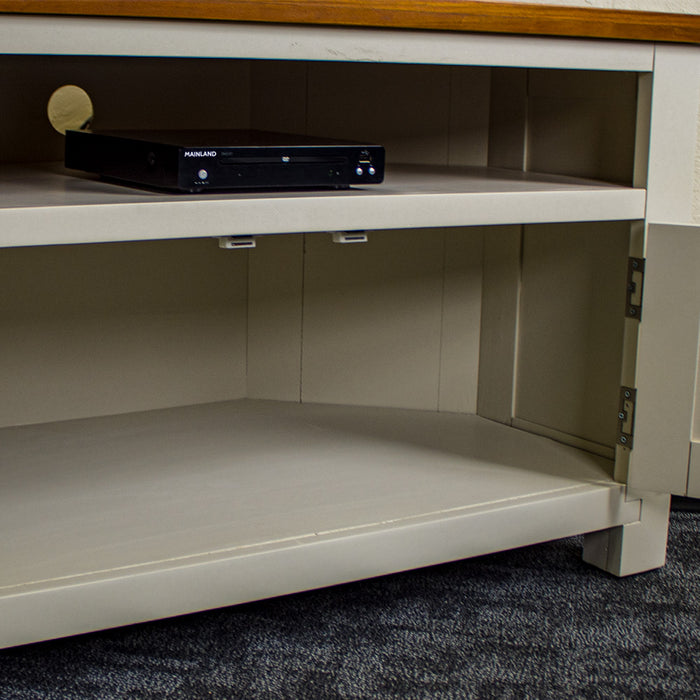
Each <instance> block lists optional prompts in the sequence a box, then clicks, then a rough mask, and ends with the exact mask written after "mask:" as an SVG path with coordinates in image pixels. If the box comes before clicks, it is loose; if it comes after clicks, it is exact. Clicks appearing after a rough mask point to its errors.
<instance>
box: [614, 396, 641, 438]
mask: <svg viewBox="0 0 700 700" xmlns="http://www.w3.org/2000/svg"><path fill="white" fill-rule="evenodd" d="M636 405H637V390H636V389H633V388H632V387H629V386H623V387H620V404H619V407H618V411H617V444H618V445H622V446H623V447H628V448H629V449H632V443H633V442H634V410H635V407H636Z"/></svg>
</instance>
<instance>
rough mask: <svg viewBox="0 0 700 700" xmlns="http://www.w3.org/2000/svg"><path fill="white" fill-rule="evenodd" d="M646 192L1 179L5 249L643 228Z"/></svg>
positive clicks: (10, 171)
mask: <svg viewBox="0 0 700 700" xmlns="http://www.w3.org/2000/svg"><path fill="white" fill-rule="evenodd" d="M645 200H646V192H645V190H643V189H634V188H630V187H622V186H616V185H610V184H607V183H602V182H595V181H591V180H583V179H578V178H571V177H563V176H554V175H541V174H535V173H522V172H518V171H511V170H498V169H492V168H465V167H444V166H434V167H433V166H394V167H392V168H390V169H389V170H388V172H387V174H386V179H385V182H384V184H382V185H376V186H371V187H367V188H352V189H350V190H341V191H335V190H320V191H302V192H250V193H235V194H231V193H228V194H203V195H187V194H168V193H156V192H147V191H141V190H137V189H132V188H128V187H123V186H119V185H113V184H109V183H106V182H102V181H99V180H95V179H89V178H85V177H76V176H75V175H72V174H69V173H68V172H67V171H66V170H65V169H63V168H62V167H61V166H59V165H55V164H54V165H52V166H47V165H44V166H43V167H42V166H33V167H30V166H18V165H11V166H5V167H3V168H2V169H0V232H1V233H0V246H4V247H9V246H26V245H52V244H64V243H87V242H95V243H97V242H107V241H123V240H149V239H163V238H193V237H198V236H231V235H260V234H272V233H295V232H312V231H337V230H343V231H344V230H358V229H393V228H430V227H443V226H469V225H489V224H520V223H550V222H556V221H567V222H568V221H613V220H634V219H643V218H644V215H645Z"/></svg>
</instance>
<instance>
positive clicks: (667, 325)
mask: <svg viewBox="0 0 700 700" xmlns="http://www.w3.org/2000/svg"><path fill="white" fill-rule="evenodd" d="M699 267H700V226H683V225H665V224H652V225H650V226H649V229H648V234H647V251H646V270H645V274H644V278H645V279H644V298H643V307H642V319H641V321H640V325H639V345H638V353H637V386H636V388H637V393H636V405H635V407H634V414H635V415H634V446H633V449H632V450H631V451H630V454H629V473H628V479H627V481H628V484H629V486H631V487H632V488H637V489H642V490H647V491H656V492H663V493H669V492H670V493H673V494H678V495H688V496H695V497H698V496H700V464H699V463H698V462H699V459H698V457H699V451H700V446H699V445H698V444H697V443H698V441H699V440H700V411H699V410H695V407H696V404H697V403H698V390H697V383H698V379H697V374H698V331H699V329H700V274H699V273H698V269H699ZM694 415H695V418H694ZM693 441H695V443H696V445H695V447H694V448H693V449H692V452H693V454H692V459H691V444H692V442H693ZM689 464H690V465H691V466H690V468H689Z"/></svg>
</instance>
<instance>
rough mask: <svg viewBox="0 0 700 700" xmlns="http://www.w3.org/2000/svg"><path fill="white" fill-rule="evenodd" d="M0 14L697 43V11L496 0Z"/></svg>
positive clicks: (222, 3) (17, 3)
mask: <svg viewBox="0 0 700 700" xmlns="http://www.w3.org/2000/svg"><path fill="white" fill-rule="evenodd" d="M0 13H22V14H57V15H96V16H110V17H150V18H165V19H193V20H226V21H236V22H274V23H283V24H319V25H336V26H337V25H340V26H362V27H384V28H393V29H432V30H442V31H461V32H496V33H505V34H531V35H533V34H534V35H545V36H570V37H588V38H600V39H632V40H641V41H667V42H681V43H695V44H700V15H684V14H671V13H661V12H641V11H626V10H607V9H598V8H584V7H560V6H554V5H538V4H521V3H513V2H506V1H499V0H428V1H423V0H304V1H303V2H299V1H298V0H110V1H109V2H104V0H0Z"/></svg>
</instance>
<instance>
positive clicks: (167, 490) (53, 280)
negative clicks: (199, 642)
mask: <svg viewBox="0 0 700 700" xmlns="http://www.w3.org/2000/svg"><path fill="white" fill-rule="evenodd" d="M384 4H387V3H384ZM30 5H31V8H30V9H31V10H33V11H34V12H45V13H51V12H58V13H61V12H63V13H68V14H63V15H60V14H43V15H42V14H25V13H26V12H27V10H28V7H29V6H30ZM114 5H115V7H116V6H119V7H121V8H122V10H120V11H121V12H122V14H129V12H130V11H133V12H135V8H136V6H139V7H141V8H142V9H143V12H144V13H146V14H148V13H149V12H150V13H151V14H152V15H153V16H156V15H158V14H159V12H158V11H157V10H158V9H159V8H160V10H163V12H165V9H164V8H165V6H166V5H170V6H171V7H172V5H173V3H167V2H162V0H151V1H150V2H144V3H132V4H129V3H121V4H120V3H114ZM175 5H177V6H182V5H183V4H182V3H175ZM190 5H191V6H192V13H191V14H190V15H189V16H188V15H187V13H185V15H184V16H180V17H173V16H171V17H162V18H156V19H154V18H150V19H149V18H143V17H141V18H135V17H127V16H122V17H97V16H78V15H76V14H73V15H71V14H70V12H71V11H73V12H74V13H77V12H79V11H82V12H91V11H93V10H94V12H95V13H96V14H99V13H100V12H106V11H107V10H106V9H105V8H107V7H108V4H107V3H90V2H83V3H70V2H68V3H66V2H63V3H58V2H56V3H52V2H36V3H29V4H28V3H22V2H13V1H12V0H9V1H7V0H3V1H2V2H0V11H1V12H2V13H4V14H2V13H0V47H1V50H2V55H0V65H1V68H0V100H1V104H2V109H1V110H0V149H1V153H0V246H2V249H1V250H0V290H1V291H0V327H1V330H0V398H1V400H0V426H2V427H1V429H0V534H1V537H0V645H2V646H11V645H18V644H24V643H29V642H33V641H37V640H44V639H49V638H55V637H60V636H65V635H72V634H77V633H82V632H86V631H90V630H97V629H103V628H107V627H110V626H118V625H124V624H129V623H134V622H138V621H144V620H151V619H156V618H161V617H165V616H172V615H178V614H182V613H187V612H191V611H195V610H202V609H207V608H213V607H218V606H225V605H230V604H234V603H238V602H242V601H249V600H253V599H259V598H264V597H268V596H275V595H280V594H285V593H289V592H293V591H300V590H304V589H309V588H314V587H319V586H327V585H331V584H335V583H339V582H343V581H349V580H355V579H361V578H365V577H371V576H377V575H380V574H384V573H388V572H395V571H399V570H405V569H409V568H413V567H420V566H425V565H429V564H433V563H437V562H443V561H448V560H455V559H460V558H464V557H469V556H473V555H478V554H483V553H487V552H494V551H498V550H502V549H506V548H512V547H519V546H523V545H528V544H532V543H536V542H542V541H545V540H551V539H556V538H562V537H567V536H570V535H576V534H582V533H585V534H586V538H585V543H586V544H585V547H584V558H585V559H586V560H587V561H589V562H591V563H593V564H595V565H597V566H599V567H602V568H603V569H606V570H607V571H610V572H612V573H614V574H617V575H626V574H631V573H637V572H641V571H645V570H648V569H651V568H654V567H659V566H661V565H663V563H664V556H665V547H666V531H667V521H668V504H669V494H671V493H677V494H688V495H700V466H699V465H698V459H699V457H698V451H697V447H696V448H694V449H695V451H694V452H693V453H692V454H691V441H692V440H693V439H695V440H697V439H698V436H700V428H699V426H698V421H700V417H696V418H695V421H696V423H695V425H693V406H694V402H695V400H696V398H695V397H696V393H697V392H696V390H695V381H696V374H697V372H696V370H697V356H698V342H697V341H698V318H699V316H700V313H699V310H700V286H699V285H700V283H699V281H698V280H699V279H700V276H699V275H698V274H697V269H698V264H699V263H700V229H699V228H698V227H697V226H693V222H694V221H697V217H698V211H697V205H698V195H697V192H694V189H693V188H694V184H693V182H694V181H693V173H694V160H695V157H696V153H697V146H696V135H697V111H698V104H699V101H700V95H699V92H700V48H698V46H697V45H693V43H692V42H693V37H695V41H696V42H697V40H698V23H697V22H695V23H693V21H692V19H691V20H689V21H686V20H684V21H685V22H686V23H685V24H683V27H685V29H684V31H685V32H686V34H685V35H683V36H685V39H684V41H685V42H686V43H685V44H681V43H678V44H670V43H664V38H665V37H664V36H662V37H661V39H660V40H656V39H654V36H656V35H654V36H652V37H651V38H647V35H645V34H643V33H642V34H641V36H637V38H636V40H634V41H632V40H618V39H606V40H603V39H600V38H595V35H592V37H589V38H561V37H554V36H550V37H545V36H527V35H507V34H499V33H483V32H482V33H479V32H470V31H459V32H457V31H453V32H450V31H442V29H444V28H445V27H440V26H436V25H434V24H431V23H430V22H429V21H428V20H429V18H430V14H429V13H430V6H431V3H422V4H421V6H422V7H423V8H424V9H423V10H422V11H423V12H424V13H425V16H424V19H425V23H424V24H423V25H421V23H420V18H419V19H418V20H415V19H414V20H411V21H413V24H410V22H408V24H406V23H404V24H402V23H401V22H400V21H399V20H398V19H397V20H396V21H395V22H394V26H390V25H391V21H387V22H386V24H387V25H388V26H384V27H383V28H379V27H377V26H373V27H360V26H356V27H348V26H340V25H347V24H353V22H352V21H351V18H352V17H351V15H342V16H341V15H338V16H337V17H335V19H334V18H333V17H332V16H331V15H328V16H321V19H320V20H319V18H318V17H316V18H315V19H314V17H311V16H310V15H309V16H307V14H308V13H309V12H311V9H309V8H313V7H317V8H318V7H321V8H322V7H323V6H324V3H323V2H320V3H306V4H303V6H301V5H300V6H299V10H298V11H299V13H300V15H299V22H301V23H294V22H295V20H294V18H293V17H291V18H290V17H289V16H288V15H287V14H284V13H283V12H282V11H281V10H279V8H278V9H277V10H274V8H273V9H272V10H270V12H271V13H272V14H268V15H265V16H260V17H251V16H250V15H249V14H245V13H246V12H248V13H249V12H253V11H255V12H261V13H264V11H265V8H266V6H272V5H275V6H276V3H265V2H261V3H254V4H253V5H255V8H257V9H255V8H254V10H251V6H250V5H248V4H245V3H235V2H230V3H228V4H226V3H221V2H219V3H216V2H209V3H190ZM360 5H362V6H363V8H364V9H363V10H362V11H363V12H369V11H370V10H371V9H372V8H373V7H374V6H375V5H377V6H378V5H379V3H376V2H375V3H355V6H356V8H359V6H360ZM388 5H391V3H388ZM486 5H488V3H487V4H486ZM486 5H484V7H486ZM202 6H208V7H210V8H214V9H216V8H219V10H221V8H224V9H225V10H226V11H227V12H234V11H235V10H236V8H237V7H238V8H239V10H240V12H241V13H243V14H241V15H240V16H231V15H230V14H229V15H226V14H225V13H224V15H225V16H222V18H221V19H217V15H215V16H214V18H213V19H206V20H205V19H200V15H197V14H196V11H197V7H199V8H201V7H202ZM454 6H455V4H452V7H453V8H454ZM461 6H462V7H463V10H464V13H465V16H466V15H467V14H468V11H469V10H470V7H471V3H468V2H465V3H461ZM100 7H101V8H102V9H101V10H100V9H99V8H100ZM125 7H126V10H124V8H125ZM344 7H345V8H346V10H344V11H347V12H350V13H351V12H352V3H349V4H348V3H346V5H345V6H344ZM241 8H242V9H241ZM348 8H349V9H348ZM275 11H277V12H279V13H280V14H277V15H275V14H274V12H275ZM357 11H358V12H359V11H360V10H359V9H358V10H357ZM115 12H116V10H115ZM435 12H437V10H435ZM304 13H307V14H304ZM117 14H118V12H117ZM160 14H163V13H160ZM234 14H235V12H234ZM377 16H379V15H377ZM396 16H397V17H398V15H396ZM585 16H586V17H588V15H585ZM324 17H325V19H324ZM433 17H437V14H434V15H433ZM231 19H233V20H236V19H238V20H249V21H230V20H231ZM666 19H667V22H670V21H671V20H668V18H666ZM251 20H256V21H251ZM257 20H259V21H257ZM270 20H272V21H270ZM275 21H277V22H280V23H275ZM317 21H320V22H321V24H314V25H313V26H312V25H311V24H309V23H310V22H317ZM324 21H325V22H326V24H325V25H324V24H323V22H324ZM372 21H373V20H371V18H370V19H369V20H367V21H366V22H365V23H367V24H372ZM455 21H456V20H455ZM677 21H678V26H680V25H681V21H680V19H678V20H677ZM355 23H357V22H355ZM376 24H381V22H379V20H376ZM406 26H408V27H409V28H405V27H406ZM455 26H456V28H458V29H462V30H465V29H467V30H468V29H470V28H471V29H487V30H488V29H494V26H492V25H488V26H485V25H483V24H479V23H478V22H477V21H476V20H473V21H472V24H471V25H469V24H467V25H463V24H459V25H455ZM509 26H510V25H509ZM560 26H561V25H556V26H554V25H552V26H551V27H550V29H551V31H550V32H549V33H557V31H559V28H560ZM600 26H601V27H603V25H600ZM620 26H622V24H621V25H620ZM625 26H627V25H625ZM410 27H413V28H410ZM504 27H505V25H504ZM523 27H524V25H516V29H515V31H521V32H525V31H527V28H526V27H525V28H523ZM543 27H544V29H543ZM605 27H607V28H608V29H609V25H605V26H604V27H603V28H605ZM447 28H449V25H448V27H447ZM657 28H658V27H657V26H656V25H655V27H652V29H653V30H654V31H656V30H657ZM545 29H546V26H545V25H543V24H542V23H540V24H534V23H531V25H530V30H531V32H534V31H535V30H536V31H539V32H544V33H548V32H546V31H545ZM608 29H606V31H607V30H608ZM667 29H668V27H667ZM504 31H512V27H511V29H510V30H508V29H507V27H506V28H504ZM561 31H563V30H561ZM601 31H602V29H601ZM640 31H641V30H640ZM649 31H652V30H651V29H650V30H649ZM668 31H669V32H670V29H668ZM693 32H694V33H693ZM606 36H607V35H606ZM669 36H670V35H669ZM679 36H680V35H679ZM62 84H77V85H80V86H81V87H83V88H84V89H85V90H87V91H88V93H89V94H90V95H91V97H92V99H93V102H94V105H95V110H96V117H95V124H96V125H99V126H100V127H103V128H108V127H124V128H128V127H158V128H163V127H189V128H193V127H194V128H205V127H246V126H253V127H256V128H263V129H277V130H287V131H297V132H298V131H304V132H309V133H315V134H321V135H326V136H335V135H337V136H342V137H345V138H352V137H357V138H360V139H372V140H374V141H377V142H380V143H383V144H384V145H385V146H386V148H387V158H388V163H389V166H388V172H387V176H386V181H385V183H384V184H383V185H380V186H376V187H371V188H370V187H368V188H367V189H352V190H350V191H346V192H330V191H318V192H313V191H305V192H295V193H288V192H286V193H274V192H267V193H261V192H258V193H250V194H216V195H196V196H183V195H171V194H163V193H153V192H145V191H141V190H137V189H129V188H125V187H119V186H116V185H113V184H107V183H104V182H100V181H99V180H96V179H94V178H91V177H87V176H83V175H81V174H79V173H72V172H71V173H69V172H67V171H66V170H65V169H64V168H63V167H62V165H61V164H60V161H61V157H62V151H61V149H62V137H61V136H59V135H58V134H56V133H54V132H53V131H52V130H51V127H50V125H49V123H48V121H47V119H46V116H45V111H46V102H47V100H48V97H49V95H50V94H51V93H52V91H53V90H54V89H55V88H57V87H58V86H60V85H62ZM694 207H696V209H695V210H694ZM356 230H362V231H365V232H367V239H368V240H367V242H366V243H357V244H352V245H350V244H345V245H343V244H339V243H336V242H333V238H332V236H331V232H339V231H356ZM224 236H252V237H254V241H255V243H256V247H255V248H254V249H246V250H231V251H229V250H222V249H220V248H219V246H218V244H217V241H216V240H215V239H216V238H217V237H224ZM642 284H643V287H644V293H643V300H642V299H641V297H642V294H641V292H642ZM697 413H698V414H699V415H700V411H698V412H697ZM693 459H695V462H693ZM689 464H690V465H691V466H690V467H689Z"/></svg>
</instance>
